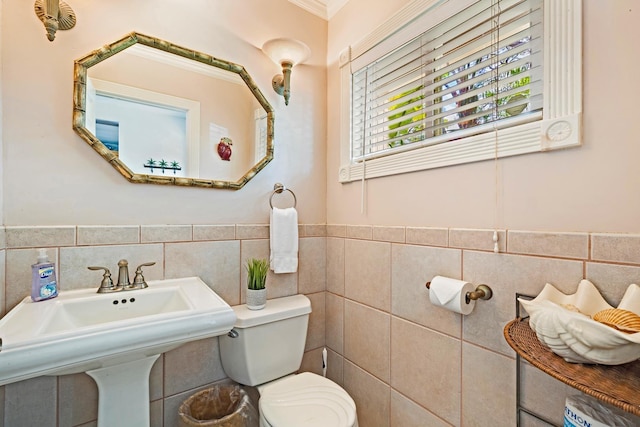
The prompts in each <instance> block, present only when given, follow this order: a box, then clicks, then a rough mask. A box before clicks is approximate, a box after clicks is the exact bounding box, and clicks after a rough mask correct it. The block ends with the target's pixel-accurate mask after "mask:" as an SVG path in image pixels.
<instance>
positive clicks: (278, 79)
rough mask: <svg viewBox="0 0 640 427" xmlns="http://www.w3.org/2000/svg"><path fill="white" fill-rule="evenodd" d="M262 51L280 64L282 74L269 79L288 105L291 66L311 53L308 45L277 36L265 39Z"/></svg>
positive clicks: (301, 61) (304, 59)
mask: <svg viewBox="0 0 640 427" xmlns="http://www.w3.org/2000/svg"><path fill="white" fill-rule="evenodd" d="M262 51H263V52H264V53H266V54H267V55H268V56H269V57H270V58H271V59H272V60H273V62H275V63H276V64H278V65H280V66H282V74H277V75H275V76H274V77H273V80H271V85H272V86H273V90H275V91H276V92H277V93H278V94H279V95H282V96H284V103H285V105H289V97H290V96H291V85H290V79H291V68H293V66H294V65H297V64H301V63H303V62H304V61H306V60H307V59H308V58H309V56H310V55H311V49H309V46H307V45H306V44H304V43H302V42H301V41H298V40H294V39H289V38H279V39H272V40H269V41H267V42H266V43H265V44H263V45H262Z"/></svg>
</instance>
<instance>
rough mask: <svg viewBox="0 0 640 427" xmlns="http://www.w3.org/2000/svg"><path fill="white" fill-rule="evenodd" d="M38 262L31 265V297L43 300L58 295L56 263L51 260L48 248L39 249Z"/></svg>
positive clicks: (35, 299) (34, 299)
mask: <svg viewBox="0 0 640 427" xmlns="http://www.w3.org/2000/svg"><path fill="white" fill-rule="evenodd" d="M38 252H39V253H38V262H37V263H36V264H33V265H32V266H31V299H32V300H33V301H43V300H46V299H49V298H54V297H57V296H58V284H57V283H56V265H55V264H54V263H52V262H50V261H49V258H48V257H47V250H46V249H39V250H38Z"/></svg>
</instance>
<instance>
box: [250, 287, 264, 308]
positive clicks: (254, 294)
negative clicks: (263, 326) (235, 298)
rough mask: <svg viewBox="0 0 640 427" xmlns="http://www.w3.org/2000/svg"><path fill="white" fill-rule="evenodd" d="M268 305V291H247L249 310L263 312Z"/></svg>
mask: <svg viewBox="0 0 640 427" xmlns="http://www.w3.org/2000/svg"><path fill="white" fill-rule="evenodd" d="M265 305H267V289H266V288H265V289H247V308H248V309H249V310H261V309H263V308H264V306H265Z"/></svg>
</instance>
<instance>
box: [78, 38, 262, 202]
mask: <svg viewBox="0 0 640 427" xmlns="http://www.w3.org/2000/svg"><path fill="white" fill-rule="evenodd" d="M273 126H274V113H273V108H272V107H271V105H269V103H268V102H267V100H266V99H265V97H264V95H263V94H262V92H261V91H260V90H259V89H258V88H257V86H256V85H255V83H254V82H253V80H252V78H251V76H249V74H248V73H247V72H246V70H245V69H244V68H243V67H242V66H240V65H237V64H234V63H231V62H227V61H224V60H221V59H218V58H214V57H212V56H209V55H206V54H203V53H200V52H196V51H193V50H190V49H186V48H183V47H179V46H176V45H173V44H171V43H169V42H165V41H163V40H160V39H156V38H153V37H149V36H144V35H142V34H139V33H130V34H128V35H127V36H125V37H124V38H122V39H120V40H118V41H116V42H115V43H112V44H110V45H106V46H104V47H103V48H101V49H98V50H96V51H94V52H91V53H90V54H88V55H86V56H85V57H83V58H81V59H79V60H77V61H76V62H75V84H74V117H73V127H74V129H75V131H76V132H77V133H78V134H79V135H80V136H81V137H82V138H83V139H84V140H85V141H86V142H87V143H89V144H90V145H91V146H92V147H93V148H94V149H95V150H96V151H97V152H98V153H100V155H101V156H102V157H103V158H104V159H105V160H107V161H108V162H109V163H110V164H111V165H112V166H113V167H114V168H115V169H116V170H118V171H119V172H120V173H121V174H122V175H123V176H125V177H126V178H127V179H128V180H129V181H131V182H135V183H155V184H174V185H185V186H199V187H212V188H230V189H239V188H242V187H243V186H244V185H245V184H246V183H247V182H248V181H249V180H250V179H251V178H252V177H253V176H255V174H256V173H258V172H259V171H260V170H261V169H262V168H264V167H265V166H266V165H267V163H269V162H270V161H271V159H273Z"/></svg>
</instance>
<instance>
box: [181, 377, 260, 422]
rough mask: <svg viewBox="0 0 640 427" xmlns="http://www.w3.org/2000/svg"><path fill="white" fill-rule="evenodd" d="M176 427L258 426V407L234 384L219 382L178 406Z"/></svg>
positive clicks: (245, 392) (244, 391)
mask: <svg viewBox="0 0 640 427" xmlns="http://www.w3.org/2000/svg"><path fill="white" fill-rule="evenodd" d="M178 415H179V427H213V426H215V427H257V426H258V425H259V424H260V419H259V417H258V410H257V408H256V406H255V405H254V404H253V403H252V402H251V399H250V398H249V394H248V393H247V391H246V390H244V389H243V388H242V387H241V386H239V385H237V384H220V385H216V386H214V387H211V388H208V389H206V390H202V391H200V392H198V393H196V394H194V395H192V396H191V397H189V398H188V399H187V400H185V401H184V402H183V403H182V405H180V409H179V410H178Z"/></svg>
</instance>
